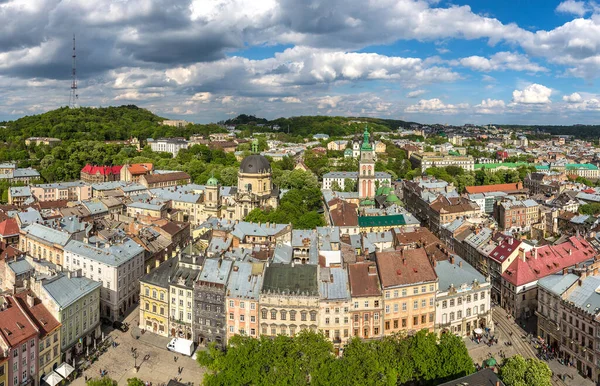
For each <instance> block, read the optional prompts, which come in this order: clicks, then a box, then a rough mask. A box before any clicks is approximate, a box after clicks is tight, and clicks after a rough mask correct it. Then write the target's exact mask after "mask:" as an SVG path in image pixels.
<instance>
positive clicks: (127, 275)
mask: <svg viewBox="0 0 600 386" xmlns="http://www.w3.org/2000/svg"><path fill="white" fill-rule="evenodd" d="M144 252H145V250H144V248H142V247H141V246H140V245H139V244H137V243H136V242H134V241H133V240H131V239H129V238H124V239H123V240H121V241H120V242H118V243H113V244H109V243H106V242H105V241H100V240H98V241H96V242H95V243H94V244H91V243H85V242H81V241H77V240H72V241H71V242H69V243H68V244H67V245H66V247H65V256H64V264H65V265H64V267H65V268H66V269H67V270H70V271H74V270H78V269H81V273H82V275H83V276H84V277H87V278H89V279H92V280H96V281H98V282H101V283H102V289H101V293H100V316H103V317H106V318H108V319H110V320H118V319H121V318H122V317H123V316H124V315H125V312H126V310H127V309H128V308H129V307H131V306H132V305H134V304H135V302H137V301H138V300H139V291H140V285H139V280H138V279H139V278H140V277H141V276H142V275H143V274H144Z"/></svg>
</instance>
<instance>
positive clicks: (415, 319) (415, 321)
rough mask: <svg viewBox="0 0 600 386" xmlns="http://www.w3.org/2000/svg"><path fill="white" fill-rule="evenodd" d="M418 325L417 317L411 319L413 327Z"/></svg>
mask: <svg viewBox="0 0 600 386" xmlns="http://www.w3.org/2000/svg"><path fill="white" fill-rule="evenodd" d="M418 325H419V317H418V316H415V317H413V326H418Z"/></svg>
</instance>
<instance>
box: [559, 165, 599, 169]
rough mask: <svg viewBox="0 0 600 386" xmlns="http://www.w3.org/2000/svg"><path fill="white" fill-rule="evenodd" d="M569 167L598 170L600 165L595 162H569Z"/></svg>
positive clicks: (567, 166)
mask: <svg viewBox="0 0 600 386" xmlns="http://www.w3.org/2000/svg"><path fill="white" fill-rule="evenodd" d="M566 168H567V169H588V170H598V166H596V165H593V164H567V165H566Z"/></svg>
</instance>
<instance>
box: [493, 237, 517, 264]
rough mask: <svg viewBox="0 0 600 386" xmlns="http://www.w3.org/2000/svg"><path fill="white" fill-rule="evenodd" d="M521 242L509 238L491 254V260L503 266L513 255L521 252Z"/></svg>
mask: <svg viewBox="0 0 600 386" xmlns="http://www.w3.org/2000/svg"><path fill="white" fill-rule="evenodd" d="M520 246H521V241H519V240H517V239H515V238H514V237H508V238H507V239H505V240H502V242H501V243H500V244H499V245H498V246H497V247H496V248H494V250H493V251H492V252H490V259H492V260H494V261H496V262H498V263H500V264H502V263H503V262H504V260H506V259H507V258H508V257H509V256H510V255H511V254H513V253H514V252H515V251H518V250H519V247H520Z"/></svg>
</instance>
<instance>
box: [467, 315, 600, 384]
mask: <svg viewBox="0 0 600 386" xmlns="http://www.w3.org/2000/svg"><path fill="white" fill-rule="evenodd" d="M493 320H494V327H493V329H492V335H494V337H495V338H497V339H498V344H493V345H492V346H488V345H487V344H484V343H479V344H477V343H475V342H473V341H472V340H471V339H469V338H466V339H465V344H466V346H467V349H468V350H469V354H470V355H471V358H473V362H475V363H478V364H480V365H481V364H482V363H483V361H484V360H486V359H488V358H490V357H493V358H494V359H496V360H497V361H498V363H502V355H504V356H505V357H511V356H513V355H516V354H520V355H521V356H523V357H524V358H533V357H535V356H536V354H537V349H535V348H534V346H533V344H532V343H531V341H530V340H529V339H527V338H526V336H527V333H526V332H525V330H523V329H522V328H521V327H519V326H518V325H517V324H516V323H515V322H514V321H513V320H512V319H508V318H507V315H506V312H505V311H504V310H503V309H502V308H500V307H494V314H493ZM505 342H511V343H512V345H510V346H507V345H506V344H505ZM501 354H502V355H501ZM546 363H547V364H548V366H549V367H550V369H551V370H552V373H553V376H552V384H553V385H556V386H565V385H568V386H593V385H594V382H592V381H591V380H589V379H586V378H583V377H582V376H581V375H579V374H578V373H577V369H575V368H574V367H569V366H565V365H562V364H560V363H559V362H558V361H557V360H556V359H553V360H550V361H546ZM563 375H564V381H563Z"/></svg>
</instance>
